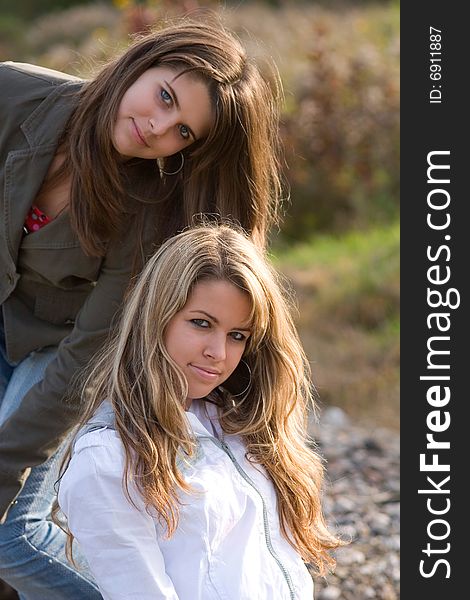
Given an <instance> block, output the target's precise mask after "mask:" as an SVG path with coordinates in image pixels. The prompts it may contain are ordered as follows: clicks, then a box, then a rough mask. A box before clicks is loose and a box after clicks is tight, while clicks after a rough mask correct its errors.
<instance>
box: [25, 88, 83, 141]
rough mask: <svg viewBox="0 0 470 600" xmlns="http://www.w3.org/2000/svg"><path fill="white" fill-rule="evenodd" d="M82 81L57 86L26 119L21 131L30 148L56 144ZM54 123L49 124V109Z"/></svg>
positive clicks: (73, 105)
mask: <svg viewBox="0 0 470 600" xmlns="http://www.w3.org/2000/svg"><path fill="white" fill-rule="evenodd" d="M82 85H83V81H81V80H77V81H65V82H64V83H62V84H60V85H58V86H57V87H56V89H54V90H53V91H52V92H51V93H50V94H49V95H48V96H47V97H46V98H45V99H44V100H43V101H42V102H41V104H39V106H37V107H36V109H35V110H34V111H33V112H32V113H31V114H30V115H29V116H28V117H27V118H26V120H25V121H24V122H23V124H22V125H21V129H22V131H23V133H24V135H25V137H26V140H27V141H28V144H29V145H30V147H31V148H36V147H38V146H44V145H50V144H57V141H58V138H59V136H60V134H61V133H62V131H63V129H64V127H65V124H66V122H67V119H68V118H69V116H70V113H71V112H72V110H73V108H74V107H75V104H76V101H77V100H76V98H77V96H76V93H77V91H78V90H79V89H80V87H81V86H82ZM52 107H54V109H53V114H54V122H53V123H51V118H50V115H51V108H52Z"/></svg>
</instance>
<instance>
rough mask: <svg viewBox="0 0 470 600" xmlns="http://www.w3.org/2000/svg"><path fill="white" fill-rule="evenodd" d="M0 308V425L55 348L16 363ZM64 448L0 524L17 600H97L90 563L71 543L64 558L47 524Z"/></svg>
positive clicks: (38, 470)
mask: <svg viewBox="0 0 470 600" xmlns="http://www.w3.org/2000/svg"><path fill="white" fill-rule="evenodd" d="M2 325H3V323H2V319H1V307H0V423H3V422H5V421H6V419H8V417H9V416H10V415H11V413H12V412H14V411H15V409H16V408H17V406H18V405H19V404H20V403H21V399H22V398H23V396H24V395H25V394H26V392H27V391H28V390H29V389H30V388H31V387H32V386H33V385H34V384H35V383H37V382H38V381H41V379H42V378H43V375H44V370H45V369H46V367H47V365H48V364H49V362H50V361H51V360H52V359H53V358H54V356H55V354H56V352H57V348H56V347H48V348H43V349H41V350H38V351H36V352H32V353H31V354H30V355H29V356H28V357H26V358H25V359H24V360H23V361H22V362H20V363H19V364H18V365H16V366H15V365H11V364H10V363H9V362H8V360H7V359H6V356H5V345H4V338H3V326H2ZM67 441H68V440H65V442H64V444H63V445H62V447H61V448H60V449H59V450H58V451H57V452H56V453H55V454H54V455H53V456H52V457H51V458H49V460H47V461H46V462H45V463H43V464H42V465H39V466H37V467H34V468H33V469H32V470H31V474H30V476H29V477H28V479H27V481H26V484H25V486H24V488H23V490H22V492H21V494H20V495H19V496H18V498H17V500H16V503H15V504H14V505H13V506H12V507H11V508H10V511H9V513H8V518H7V520H6V522H5V524H4V525H0V578H1V579H3V580H4V581H6V582H7V583H9V584H10V585H11V586H12V587H14V588H15V589H16V590H17V591H18V594H19V596H20V598H21V600H101V594H100V593H99V591H98V587H97V586H96V584H95V583H94V582H93V578H92V576H91V574H90V571H89V568H88V565H87V564H86V561H85V559H84V558H83V557H82V556H81V555H80V552H79V548H78V544H77V542H74V553H73V554H74V559H75V560H76V562H77V564H78V565H79V570H77V569H76V568H75V567H73V566H72V565H71V564H70V563H69V562H68V560H67V558H66V556H65V540H66V536H65V534H64V532H63V531H62V530H61V529H60V528H59V527H57V525H55V524H54V523H52V521H51V520H50V512H51V506H52V502H53V500H54V498H55V491H54V483H55V482H56V481H57V479H58V470H59V467H60V463H61V459H62V456H63V452H64V450H65V447H66V445H67Z"/></svg>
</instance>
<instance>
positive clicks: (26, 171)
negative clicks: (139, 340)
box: [0, 63, 134, 523]
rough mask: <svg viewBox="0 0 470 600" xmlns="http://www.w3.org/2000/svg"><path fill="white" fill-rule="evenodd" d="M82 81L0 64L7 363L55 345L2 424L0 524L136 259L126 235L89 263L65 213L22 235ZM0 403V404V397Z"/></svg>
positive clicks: (63, 414)
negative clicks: (38, 378) (40, 372)
mask: <svg viewBox="0 0 470 600" xmlns="http://www.w3.org/2000/svg"><path fill="white" fill-rule="evenodd" d="M81 85H83V82H82V81H81V80H79V79H76V78H72V77H70V76H66V75H63V74H61V73H57V72H55V71H49V70H47V69H41V68H37V67H32V66H31V65H24V64H19V63H0V89H1V92H0V115H1V121H0V122H1V124H0V215H1V216H0V304H1V306H2V309H3V318H4V327H5V336H6V349H7V353H8V357H9V359H10V361H12V362H18V361H20V360H21V359H23V358H24V357H25V356H27V355H28V354H29V353H30V352H31V351H33V350H36V349H38V348H41V347H44V346H51V345H52V346H58V353H57V357H56V358H55V359H54V360H53V361H52V362H51V364H50V365H49V367H48V368H47V370H46V373H45V376H44V379H43V381H41V382H39V383H38V384H36V385H34V386H33V387H32V388H31V389H30V391H29V392H28V393H27V394H26V395H25V396H24V398H23V400H22V402H21V404H20V406H19V408H18V409H17V410H16V411H15V412H14V413H13V414H12V416H11V417H10V418H9V419H8V420H7V422H6V423H4V424H3V425H1V426H0V523H1V522H3V521H4V520H5V518H6V511H7V510H8V508H9V506H10V504H11V503H13V501H14V499H15V497H16V496H17V495H18V494H19V492H20V491H21V489H22V487H23V485H24V482H25V480H26V478H27V477H28V475H29V472H30V468H31V467H33V466H35V465H38V464H40V463H42V462H43V461H45V460H46V459H47V458H48V457H49V456H50V455H51V454H52V453H53V452H54V451H55V450H56V449H57V447H58V446H59V444H60V442H61V441H62V440H63V438H64V437H65V435H66V433H67V432H68V431H70V429H71V428H72V427H73V426H74V424H75V422H76V420H77V415H78V408H77V406H75V405H73V404H72V403H70V402H65V401H64V396H65V393H66V391H67V386H68V385H69V383H70V381H71V379H72V377H73V375H74V374H75V373H76V372H77V370H78V369H79V368H80V367H82V366H83V365H84V364H86V362H87V360H88V359H89V358H90V356H91V354H92V353H94V352H95V351H96V350H97V348H98V347H99V345H100V344H102V343H103V341H104V339H105V337H106V335H107V333H108V330H109V327H110V323H111V320H112V318H113V316H114V315H115V313H116V311H117V309H118V308H119V306H120V304H121V300H122V297H123V294H124V291H125V288H126V287H127V284H128V281H129V278H130V275H131V269H132V261H133V252H134V245H133V244H132V243H131V241H132V238H133V236H132V235H131V232H129V235H128V236H127V238H126V239H125V240H124V241H122V242H120V243H114V244H113V245H112V246H111V247H110V249H109V250H108V253H107V254H106V256H105V257H104V258H90V257H87V256H86V255H85V254H84V253H83V251H82V250H81V248H80V245H79V242H78V239H77V236H76V235H75V234H74V232H73V231H72V228H71V225H70V221H69V216H68V213H67V212H63V213H62V214H60V215H59V216H58V218H57V219H55V220H54V221H52V222H51V223H50V224H48V225H47V226H46V227H44V228H42V229H40V230H38V231H37V232H34V233H32V234H28V235H25V236H23V224H24V220H25V216H26V214H27V212H28V210H29V208H30V207H31V205H32V203H33V201H34V198H35V196H36V194H37V192H38V190H39V188H40V186H41V183H42V181H43V178H44V176H45V174H46V172H47V169H48V166H49V164H50V162H51V160H52V158H53V156H54V153H55V150H56V148H57V143H58V137H59V135H60V134H61V132H62V130H63V127H64V125H65V122H66V120H67V118H68V117H69V115H70V113H71V110H72V109H73V106H74V102H75V98H76V92H77V91H78V90H79V88H80V86H81ZM0 401H1V399H0Z"/></svg>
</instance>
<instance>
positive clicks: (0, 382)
mask: <svg viewBox="0 0 470 600" xmlns="http://www.w3.org/2000/svg"><path fill="white" fill-rule="evenodd" d="M14 369H15V367H14V365H12V364H11V363H10V362H9V360H8V358H7V353H6V350H5V334H4V331H3V314H2V308H1V307H0V406H1V405H2V398H3V396H4V395H5V391H6V389H7V386H8V382H9V381H10V377H11V376H12V373H13V371H14Z"/></svg>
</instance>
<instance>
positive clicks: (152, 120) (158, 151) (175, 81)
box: [113, 67, 213, 159]
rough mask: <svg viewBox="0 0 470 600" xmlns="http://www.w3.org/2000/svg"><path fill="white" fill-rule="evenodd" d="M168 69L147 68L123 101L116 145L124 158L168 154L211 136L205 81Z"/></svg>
mask: <svg viewBox="0 0 470 600" xmlns="http://www.w3.org/2000/svg"><path fill="white" fill-rule="evenodd" d="M178 73H179V72H178V71H176V70H174V69H170V68H168V67H152V68H151V69H148V70H147V71H145V72H144V73H143V74H142V75H141V76H140V77H139V78H138V79H137V80H136V81H135V82H134V83H133V84H132V85H131V86H130V87H129V89H128V90H127V91H126V93H125V94H124V96H123V97H122V100H121V103H120V105H119V110H118V114H117V119H116V123H115V125H114V132H113V144H114V147H115V149H116V150H117V152H118V153H119V154H120V155H121V156H122V157H123V158H124V159H128V158H133V157H136V158H147V159H156V158H164V157H166V156H171V155H172V154H176V153H177V152H179V151H180V150H183V149H184V148H186V147H187V146H190V145H191V144H193V143H194V142H195V141H196V140H199V139H201V138H204V137H206V136H207V135H208V133H209V130H210V127H211V124H212V121H213V114H212V107H211V102H210V98H209V91H208V88H207V86H206V84H205V83H203V82H202V81H201V80H199V79H197V78H195V77H194V76H191V75H190V74H188V73H185V74H184V75H181V76H179V77H178Z"/></svg>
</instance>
